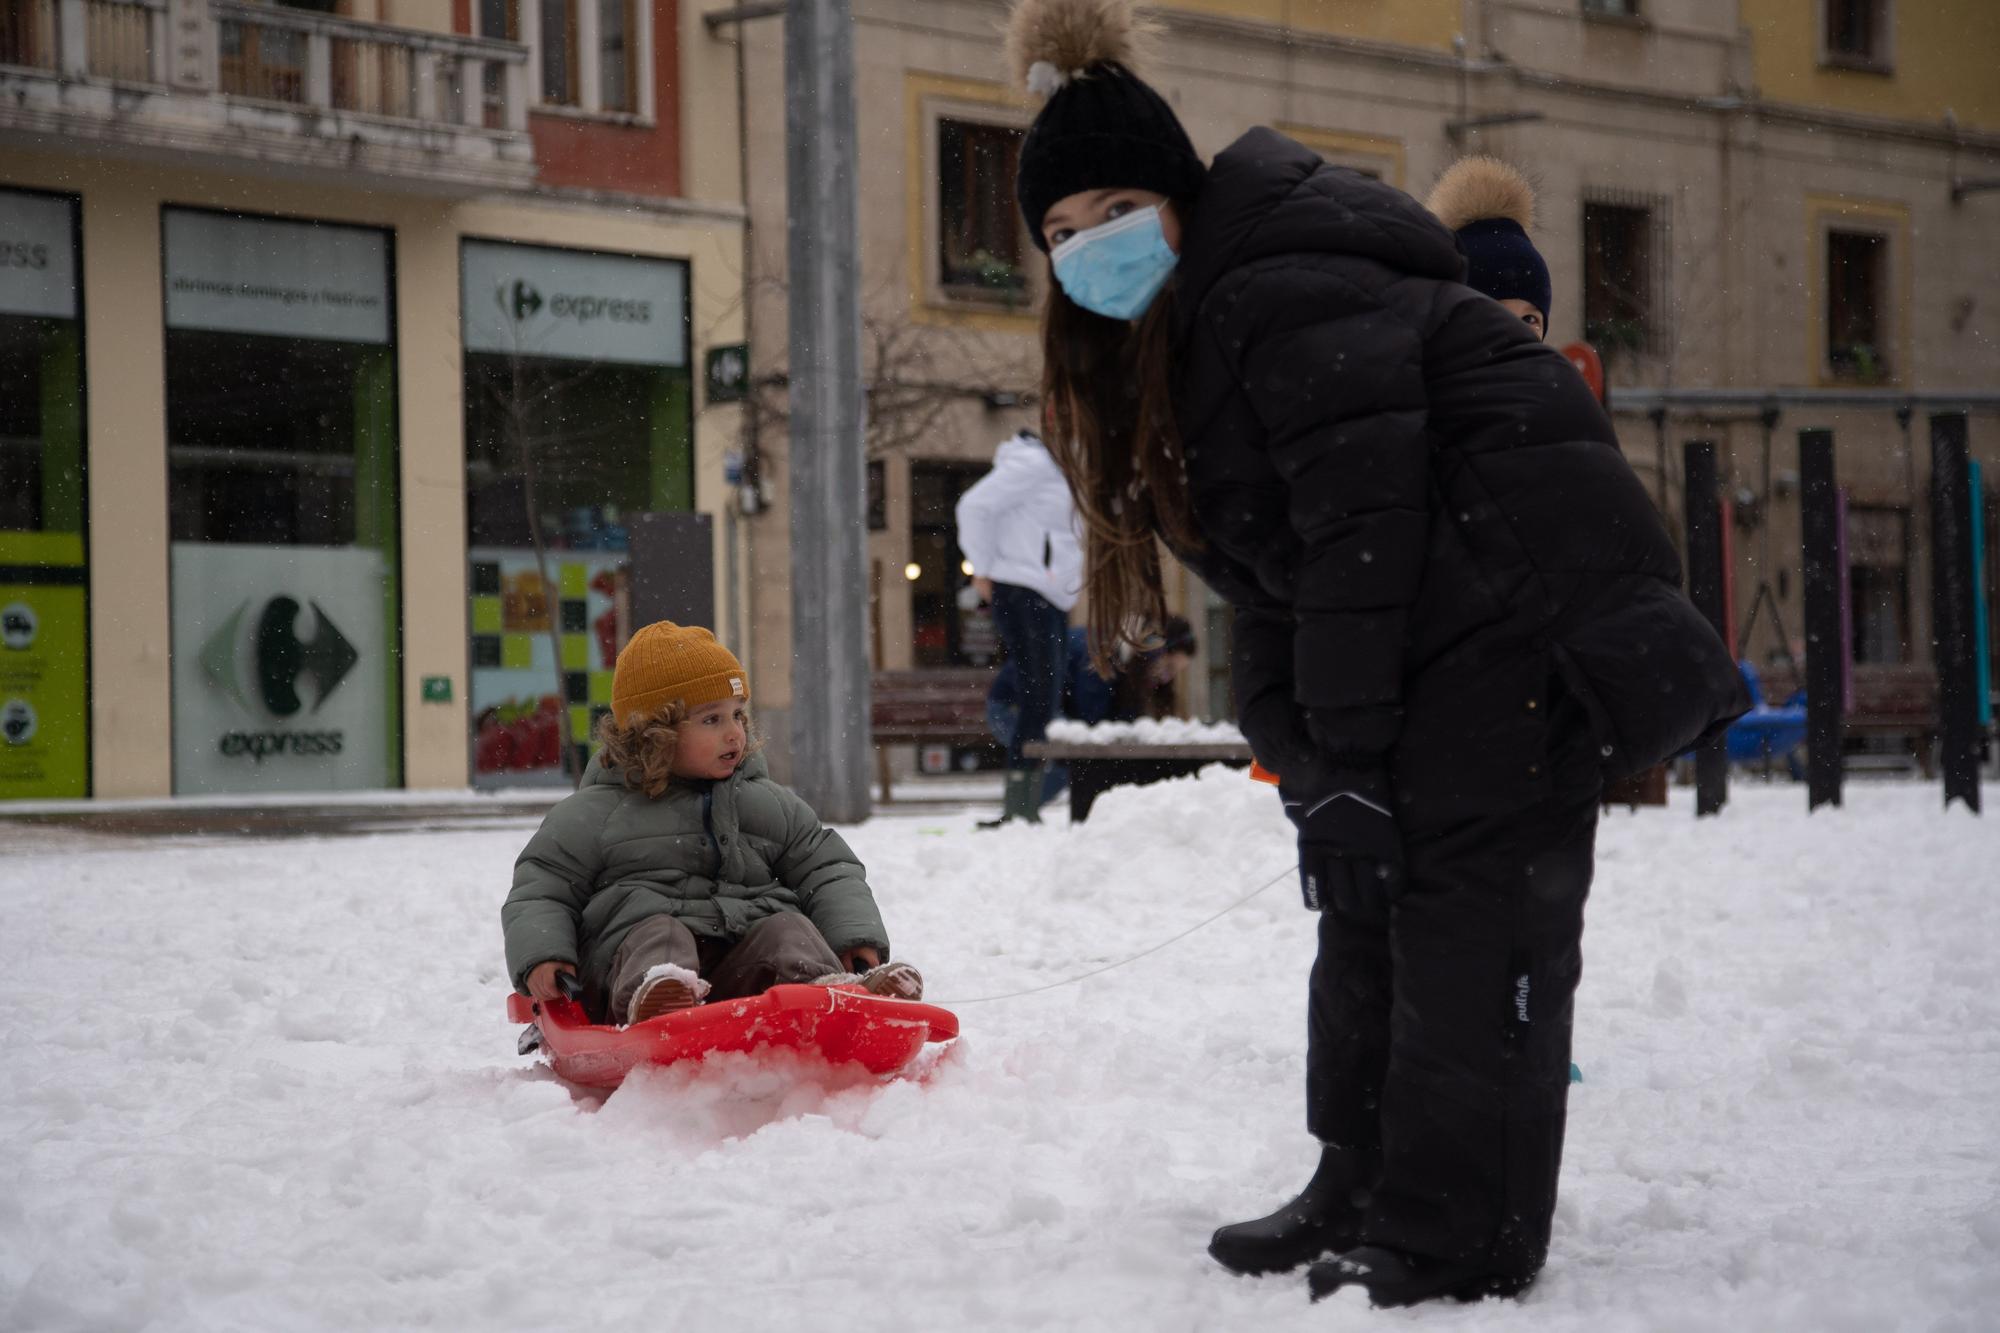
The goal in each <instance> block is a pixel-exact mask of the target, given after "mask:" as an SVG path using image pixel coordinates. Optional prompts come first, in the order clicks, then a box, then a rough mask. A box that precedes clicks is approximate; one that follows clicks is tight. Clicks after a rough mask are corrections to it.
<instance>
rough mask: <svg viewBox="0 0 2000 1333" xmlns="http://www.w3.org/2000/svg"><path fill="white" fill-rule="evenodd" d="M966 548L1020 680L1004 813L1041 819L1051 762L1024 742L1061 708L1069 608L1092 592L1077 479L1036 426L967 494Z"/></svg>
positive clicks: (962, 541)
mask: <svg viewBox="0 0 2000 1333" xmlns="http://www.w3.org/2000/svg"><path fill="white" fill-rule="evenodd" d="M958 545H959V549H960V550H962V551H964V552H965V558H966V560H967V561H968V562H969V563H970V564H971V566H972V575H973V579H972V582H973V587H974V588H975V589H976V590H977V591H978V593H979V596H980V598H981V599H982V600H984V601H986V602H989V603H991V604H992V607H993V622H994V627H995V628H996V629H997V630H998V631H999V634H1000V642H1001V644H1002V645H1003V646H1004V647H1005V649H1006V652H1007V659H1008V660H1009V661H1011V662H1013V663H1014V664H1015V667H1014V669H1015V671H1016V672H1018V673H1019V678H1020V702H1021V717H1020V723H1019V725H1018V726H1016V728H1015V730H1014V738H1013V740H1012V742H1011V743H1010V744H1009V745H1008V746H1007V794H1006V797H1005V798H1004V806H1003V811H1002V814H1001V816H1000V818H1001V821H1002V822H1005V821H1007V820H1010V819H1017V818H1018V819H1024V820H1027V821H1028V822H1029V823H1037V822H1039V820H1040V814H1039V809H1040V805H1041V802H1040V799H1039V798H1040V796H1041V789H1042V766H1041V764H1039V763H1038V762H1036V761H1034V760H1032V759H1029V758H1028V757H1027V756H1025V755H1024V754H1022V753H1021V747H1022V746H1024V745H1026V744H1028V743H1029V742H1030V741H1039V740H1041V739H1043V737H1044V736H1045V735H1046V733H1047V731H1048V725H1049V719H1050V718H1052V717H1054V716H1055V715H1056V711H1057V709H1058V708H1060V707H1061V704H1062V681H1063V666H1064V660H1065V647H1066V636H1067V634H1068V632H1069V612H1070V608H1071V607H1073V606H1075V605H1076V599H1077V597H1078V595H1079V594H1080V593H1081V592H1082V589H1083V530H1082V522H1081V520H1080V519H1079V518H1078V517H1077V512H1076V505H1075V503H1074V502H1073V501H1071V499H1070V494H1069V483H1068V482H1067V481H1065V480H1064V479H1063V475H1062V471H1061V469H1059V468H1058V467H1057V466H1056V462H1055V459H1053V458H1051V457H1050V456H1049V451H1048V449H1047V448H1046V447H1045V446H1044V445H1043V444H1042V440H1041V437H1040V436H1038V435H1036V434H1035V433H1034V432H1033V431H1031V430H1023V431H1021V432H1019V433H1018V434H1016V435H1015V436H1014V437H1013V438H1012V439H1009V440H1006V441H1003V442H1002V443H1001V445H1000V447H999V448H998V449H997V450H995V451H994V454H993V470H992V471H991V472H989V473H987V474H986V475H985V476H984V477H981V478H980V479H979V480H978V481H977V482H975V483H974V484H973V486H972V488H971V489H970V490H968V491H967V492H966V493H965V494H964V495H963V496H961V497H960V498H959V501H958Z"/></svg>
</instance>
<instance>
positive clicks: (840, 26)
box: [785, 0, 870, 823]
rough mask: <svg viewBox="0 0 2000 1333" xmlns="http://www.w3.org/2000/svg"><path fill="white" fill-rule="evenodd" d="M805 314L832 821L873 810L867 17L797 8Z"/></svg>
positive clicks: (791, 218) (819, 700) (795, 349)
mask: <svg viewBox="0 0 2000 1333" xmlns="http://www.w3.org/2000/svg"><path fill="white" fill-rule="evenodd" d="M785 183H786V191H787V201H786V222H785V225H786V228H787V238H786V241H787V254H788V256H789V260H790V314H791V371H790V375H791V394H790V399H791V401H790V416H791V458H790V461H789V466H790V471H791V488H790V498H791V507H792V522H791V536H792V785H793V786H794V787H796V788H797V789H798V791H799V794H800V795H801V796H803V797H804V798H805V799H806V801H807V802H808V803H809V804H810V805H811V806H812V807H813V809H814V810H816V811H817V812H818V813H819V815H820V817H821V818H822V819H826V820H830V821H835V822H840V823H851V822H853V821H856V820H862V819H866V818H867V817H868V810H869V789H868V751H869V744H870V741H869V677H868V640H867V623H868V622H867V604H866V600H865V599H866V597H867V591H868V589H867V552H866V539H867V522H866V512H865V509H864V504H865V501H864V494H865V478H864V467H863V462H862V449H861V434H862V397H861V313H860V312H861V306H860V287H861V281H860V243H859V230H860V225H859V221H858V204H857V199H856V186H855V107H854V19H853V15H852V14H851V13H850V12H849V9H848V0H790V3H789V5H788V7H787V8H786V11H785Z"/></svg>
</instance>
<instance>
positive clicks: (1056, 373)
mask: <svg viewBox="0 0 2000 1333" xmlns="http://www.w3.org/2000/svg"><path fill="white" fill-rule="evenodd" d="M1174 207H1175V211H1176V212H1178V213H1180V215H1181V217H1183V218H1185V217H1187V216H1188V214H1187V210H1186V208H1185V206H1184V205H1183V204H1181V203H1180V202H1179V201H1176V203H1175V205H1174ZM1174 286H1175V285H1174V284H1173V283H1169V284H1168V285H1167V287H1166V288H1165V289H1164V290H1162V291H1161V292H1160V294H1159V295H1158V296H1157V297H1155V298H1154V299H1153V304H1152V305H1151V307H1149V308H1148V309H1147V311H1146V313H1145V314H1144V315H1143V316H1142V317H1141V318H1140V319H1139V321H1138V322H1137V323H1136V324H1133V323H1127V322H1126V321H1124V320H1120V319H1107V318H1105V317H1104V316H1102V315H1098V314H1093V313H1092V312H1090V311H1088V310H1085V309H1084V308H1083V307H1082V306H1079V305H1077V304H1076V303H1075V302H1074V301H1072V300H1070V299H1069V297H1068V296H1066V295H1064V294H1063V290H1062V287H1061V285H1060V284H1059V283H1057V282H1056V281H1055V275H1054V273H1053V271H1051V273H1050V277H1049V294H1048V300H1047V302H1046V303H1045V305H1044V306H1043V309H1042V401H1043V402H1044V403H1045V404H1047V422H1046V425H1047V428H1048V436H1049V439H1048V447H1049V454H1050V455H1051V456H1052V457H1053V458H1054V459H1055V460H1056V464H1057V466H1059V467H1061V468H1062V471H1063V476H1064V477H1066V478H1068V480H1069V489H1070V494H1071V496H1073V497H1074V498H1075V500H1076V507H1077V512H1078V513H1080V514H1081V515H1082V516H1083V534H1084V557H1083V566H1084V576H1083V580H1084V591H1085V593H1086V595H1087V596H1088V598H1089V601H1090V614H1089V621H1090V656H1091V665H1092V666H1094V667H1095V668H1096V669H1097V672H1098V674H1099V675H1101V676H1104V677H1106V678H1107V679H1108V678H1109V677H1110V676H1111V674H1112V670H1113V655H1114V654H1115V653H1116V651H1117V649H1118V646H1119V645H1120V644H1121V643H1123V644H1130V645H1131V646H1133V647H1135V648H1144V647H1146V646H1147V644H1146V642H1145V637H1144V636H1146V635H1148V634H1149V633H1150V632H1151V631H1152V628H1153V627H1154V626H1156V625H1159V624H1161V623H1163V622H1164V620H1165V618H1166V593H1165V589H1164V587H1163V586H1162V583H1161V579H1160V548H1159V542H1158V538H1160V537H1165V538H1166V539H1167V541H1168V542H1169V543H1171V544H1172V545H1174V546H1176V547H1179V548H1180V549H1182V550H1199V549H1200V548H1201V547H1202V545H1203V544H1204V543H1203V541H1202V538H1201V533H1200V530H1199V529H1198V528H1197V527H1196V526H1195V522H1194V512H1193V508H1192V506H1191V505H1190V503H1189V500H1188V481H1187V463H1186V460H1185V459H1184V458H1183V457H1182V454H1181V447H1180V445H1181V441H1180V428H1179V425H1178V423H1177V422H1176V421H1175V419H1174V398H1173V384H1174V362H1175V349H1174V323H1175V321H1174V299H1175V298H1174Z"/></svg>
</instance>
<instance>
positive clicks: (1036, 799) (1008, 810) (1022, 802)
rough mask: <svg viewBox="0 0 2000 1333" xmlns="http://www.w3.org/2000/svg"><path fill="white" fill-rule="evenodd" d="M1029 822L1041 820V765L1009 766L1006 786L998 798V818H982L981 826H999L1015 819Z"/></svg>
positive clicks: (1036, 822)
mask: <svg viewBox="0 0 2000 1333" xmlns="http://www.w3.org/2000/svg"><path fill="white" fill-rule="evenodd" d="M1017 819H1019V820H1024V821H1026V822H1027V823H1030V824H1039V823H1041V822H1042V766H1041V765H1040V764H1037V765H1035V767H1033V768H1010V769H1008V770H1007V787H1006V791H1005V793H1004V794H1003V795H1002V796H1001V798H1000V818H998V819H983V820H981V821H980V822H979V827H981V828H999V827H1000V826H1001V825H1002V824H1011V823H1013V822H1014V821H1015V820H1017Z"/></svg>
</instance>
